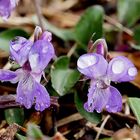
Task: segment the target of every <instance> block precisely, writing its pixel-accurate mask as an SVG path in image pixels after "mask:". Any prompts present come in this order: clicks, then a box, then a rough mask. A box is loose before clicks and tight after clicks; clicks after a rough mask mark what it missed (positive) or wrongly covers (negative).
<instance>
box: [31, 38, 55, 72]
mask: <svg viewBox="0 0 140 140" xmlns="http://www.w3.org/2000/svg"><path fill="white" fill-rule="evenodd" d="M54 56H55V53H54V48H53V45H52V44H51V43H50V42H48V41H44V40H38V41H36V42H35V43H34V45H33V46H32V49H31V51H30V53H29V62H30V66H31V69H32V71H33V72H35V73H41V72H42V71H43V70H44V69H45V67H46V66H47V65H48V63H49V62H50V60H51V59H52V58H53V57H54Z"/></svg>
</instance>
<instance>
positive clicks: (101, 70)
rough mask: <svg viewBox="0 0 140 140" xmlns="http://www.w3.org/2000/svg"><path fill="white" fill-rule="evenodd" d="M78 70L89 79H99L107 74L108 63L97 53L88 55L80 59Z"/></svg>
mask: <svg viewBox="0 0 140 140" xmlns="http://www.w3.org/2000/svg"><path fill="white" fill-rule="evenodd" d="M77 66H78V70H79V71H80V72H81V73H82V74H84V75H85V76H87V77H89V78H98V77H100V76H103V75H105V74H106V71H107V66H108V63H107V61H106V60H105V59H104V57H103V56H102V55H100V54H97V53H88V54H84V55H82V56H80V57H79V59H78V61H77Z"/></svg>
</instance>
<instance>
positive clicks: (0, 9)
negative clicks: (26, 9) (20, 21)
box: [0, 0, 18, 19]
mask: <svg viewBox="0 0 140 140" xmlns="http://www.w3.org/2000/svg"><path fill="white" fill-rule="evenodd" d="M17 2H18V1H17V0H0V16H2V17H3V19H7V18H8V17H9V16H10V14H11V11H12V10H13V9H14V8H15V7H16V4H17Z"/></svg>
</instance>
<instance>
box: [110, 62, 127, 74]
mask: <svg viewBox="0 0 140 140" xmlns="http://www.w3.org/2000/svg"><path fill="white" fill-rule="evenodd" d="M124 69H125V67H124V62H123V61H120V60H116V61H115V62H114V63H113V64H112V71H113V73H115V74H120V73H122V72H123V71H124Z"/></svg>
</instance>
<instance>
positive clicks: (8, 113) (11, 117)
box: [4, 108, 24, 125]
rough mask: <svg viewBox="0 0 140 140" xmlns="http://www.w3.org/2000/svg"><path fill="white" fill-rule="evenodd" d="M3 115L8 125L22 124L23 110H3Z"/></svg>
mask: <svg viewBox="0 0 140 140" xmlns="http://www.w3.org/2000/svg"><path fill="white" fill-rule="evenodd" d="M4 114H5V119H6V121H7V123H8V124H12V123H17V124H19V125H22V124H23V122H24V110H23V109H22V108H10V109H5V111H4Z"/></svg>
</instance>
